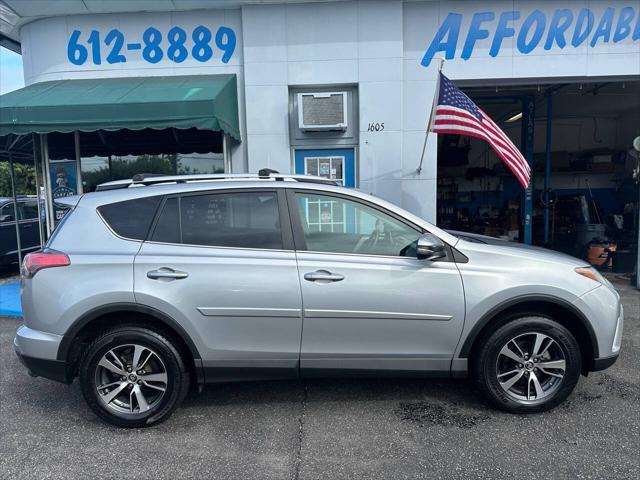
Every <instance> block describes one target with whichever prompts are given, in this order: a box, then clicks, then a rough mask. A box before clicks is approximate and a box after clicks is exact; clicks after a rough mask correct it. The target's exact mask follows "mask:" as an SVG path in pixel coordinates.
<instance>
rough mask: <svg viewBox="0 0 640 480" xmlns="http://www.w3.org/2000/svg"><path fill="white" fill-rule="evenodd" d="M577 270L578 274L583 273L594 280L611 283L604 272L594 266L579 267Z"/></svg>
mask: <svg viewBox="0 0 640 480" xmlns="http://www.w3.org/2000/svg"><path fill="white" fill-rule="evenodd" d="M575 271H576V273H577V274H579V275H582V276H583V277H587V278H589V279H591V280H593V281H594V282H598V283H603V284H605V285H606V284H608V283H609V282H608V281H607V279H606V278H604V277H603V276H602V274H601V273H600V272H599V271H598V270H596V269H595V268H593V267H578V268H576V269H575Z"/></svg>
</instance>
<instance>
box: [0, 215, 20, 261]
mask: <svg viewBox="0 0 640 480" xmlns="http://www.w3.org/2000/svg"><path fill="white" fill-rule="evenodd" d="M17 245H18V244H17V241H16V222H15V211H14V209H13V202H7V203H5V204H3V205H2V206H0V260H1V261H2V262H10V261H13V260H14V259H15V258H17V252H18V246H17Z"/></svg>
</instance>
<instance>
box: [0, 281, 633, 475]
mask: <svg viewBox="0 0 640 480" xmlns="http://www.w3.org/2000/svg"><path fill="white" fill-rule="evenodd" d="M616 286H617V287H618V289H619V290H620V292H621V294H622V295H623V298H624V304H625V313H626V325H625V332H624V338H623V347H622V355H621V357H620V360H618V362H617V363H616V364H615V365H614V366H613V367H612V368H611V369H609V370H606V371H604V372H599V373H592V374H590V375H589V377H588V378H584V377H583V378H581V380H580V382H579V384H578V386H577V388H576V390H575V392H574V393H573V395H572V396H571V397H569V399H568V400H567V401H566V402H565V403H563V404H562V405H560V406H559V407H557V408H556V409H555V410H553V411H551V412H547V413H544V414H537V415H510V414H506V413H502V412H498V411H496V410H493V409H491V408H490V407H488V406H486V405H485V404H484V403H483V401H482V400H481V399H480V397H479V396H478V394H477V393H476V392H475V391H474V390H473V388H472V386H471V384H470V383H469V382H466V381H453V380H451V381H427V380H394V379H391V380H390V379H386V380H316V381H304V382H302V381H301V382H296V381H293V382H260V383H241V384H226V385H217V386H209V387H207V388H206V389H205V391H204V392H203V393H201V394H194V395H193V396H191V397H189V398H188V399H187V400H186V401H185V403H184V404H183V406H182V407H181V408H180V409H179V410H177V411H176V412H175V413H174V415H173V416H172V417H171V418H170V419H169V420H168V421H167V422H165V423H163V424H161V425H159V426H156V427H153V428H147V429H140V430H124V429H118V428H114V427H110V426H108V425H106V424H104V423H102V422H101V421H100V420H98V419H97V418H96V417H95V416H94V415H93V413H92V412H91V411H90V410H89V409H88V407H87V406H86V405H85V404H84V401H83V399H82V395H81V393H80V389H79V387H78V384H77V382H76V383H74V384H73V385H70V386H67V385H61V384H57V383H54V382H50V381H48V380H44V379H41V378H31V377H29V376H28V375H27V374H26V371H25V370H24V368H23V367H22V366H21V365H20V364H19V362H18V360H17V358H16V356H15V355H14V353H13V346H12V339H13V335H14V333H15V330H16V328H17V327H18V325H19V323H20V322H19V320H18V319H14V318H8V317H0V478H2V479H5V478H6V479H32V478H37V479H49V478H52V479H53V478H55V479H58V478H59V479H85V478H93V479H102V478H105V479H107V478H108V479H114V478H118V479H128V478H138V479H178V478H202V479H205V478H206V479H254V478H255V479H260V480H265V479H314V480H315V479H325V478H326V479H332V480H333V479H368V480H370V479H404V478H447V479H449V478H491V479H498V478H509V479H512V480H513V479H521V478H580V479H583V478H607V479H612V478H625V479H626V478H638V477H639V475H640V373H639V372H640V370H639V367H640V293H638V292H637V291H635V290H634V289H632V288H631V287H629V286H628V285H627V284H626V283H623V282H617V283H616Z"/></svg>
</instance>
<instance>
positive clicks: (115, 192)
mask: <svg viewBox="0 0 640 480" xmlns="http://www.w3.org/2000/svg"><path fill="white" fill-rule="evenodd" d="M184 177H189V181H186V182H182V181H179V180H182V179H183V178H184ZM202 177H210V176H206V175H205V176H202ZM202 177H201V178H195V176H182V177H178V178H177V179H176V177H165V178H170V180H166V181H162V177H156V178H154V181H153V182H152V183H151V184H149V185H144V184H140V182H132V181H130V180H124V181H119V182H121V185H122V186H120V187H118V188H114V189H106V190H105V189H103V190H101V191H96V192H91V193H86V194H84V195H82V197H81V198H80V197H79V196H78V197H77V198H78V199H79V200H81V201H80V202H78V205H80V206H81V207H88V208H98V207H100V206H102V205H106V204H110V203H116V202H122V201H126V200H132V199H135V198H146V197H153V196H161V195H162V196H164V195H176V194H182V193H191V192H206V191H214V190H229V189H256V188H260V189H269V190H273V189H280V188H290V189H295V190H311V191H316V192H317V193H318V194H319V195H320V194H323V193H326V194H331V193H337V194H341V195H345V196H349V197H352V198H354V200H358V199H360V200H364V201H366V202H371V203H374V204H376V205H378V206H380V207H382V208H383V209H385V210H388V211H391V212H393V213H395V214H397V215H399V216H401V217H404V218H406V219H407V220H409V221H410V222H412V223H414V224H416V225H419V226H420V227H422V228H423V229H424V230H426V231H429V232H431V233H434V234H436V235H437V236H439V237H440V238H441V239H442V240H444V241H445V242H447V243H448V244H449V245H452V246H453V245H455V244H456V243H457V242H458V238H457V237H455V236H454V235H451V234H450V233H447V232H445V231H444V230H442V229H440V228H438V227H436V226H435V225H433V224H431V223H429V222H427V221H426V220H424V219H423V218H420V217H418V216H416V215H414V214H412V213H411V212H408V211H406V210H404V209H403V208H401V207H399V206H397V205H395V204H393V203H391V202H387V201H386V200H383V199H381V198H379V197H376V196H374V195H370V194H367V193H364V192H362V191H360V190H358V189H354V188H346V187H342V186H339V185H337V184H336V183H335V182H333V181H329V182H327V181H326V179H320V180H323V181H322V182H317V181H314V180H315V179H316V178H317V177H311V179H310V178H309V177H305V176H280V175H278V176H275V177H274V176H271V177H258V176H255V175H253V176H248V175H236V176H228V175H226V176H225V175H222V176H216V177H215V178H213V179H211V178H202ZM309 180H311V181H309ZM109 183H110V184H112V183H113V182H109ZM71 199H73V200H71ZM69 200H70V201H72V202H73V203H76V202H77V200H76V199H75V198H73V197H69Z"/></svg>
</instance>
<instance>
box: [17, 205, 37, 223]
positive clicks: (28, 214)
mask: <svg viewBox="0 0 640 480" xmlns="http://www.w3.org/2000/svg"><path fill="white" fill-rule="evenodd" d="M18 205H19V206H20V208H19V209H18V215H19V217H20V220H35V219H37V218H38V203H37V202H36V200H27V201H24V202H20V201H19V202H18Z"/></svg>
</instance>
